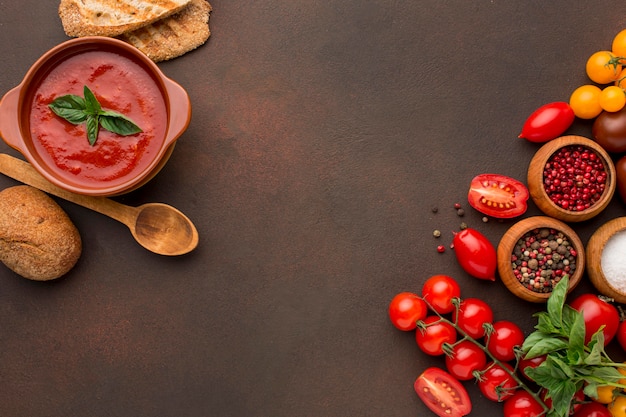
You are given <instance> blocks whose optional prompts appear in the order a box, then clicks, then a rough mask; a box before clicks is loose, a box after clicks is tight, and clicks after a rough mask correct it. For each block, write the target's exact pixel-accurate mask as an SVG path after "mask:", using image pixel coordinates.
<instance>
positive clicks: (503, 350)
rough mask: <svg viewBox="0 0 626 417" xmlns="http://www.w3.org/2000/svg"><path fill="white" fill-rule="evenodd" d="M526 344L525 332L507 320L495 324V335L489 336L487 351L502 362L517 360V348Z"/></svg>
mask: <svg viewBox="0 0 626 417" xmlns="http://www.w3.org/2000/svg"><path fill="white" fill-rule="evenodd" d="M522 343H524V332H523V331H522V329H520V328H519V326H518V325H517V324H515V323H513V322H510V321H507V320H501V321H497V322H495V323H493V333H491V334H490V335H489V338H488V342H487V349H488V350H489V352H491V354H492V355H493V356H494V357H495V358H496V359H499V360H501V361H505V362H508V361H512V360H513V359H515V347H517V346H522Z"/></svg>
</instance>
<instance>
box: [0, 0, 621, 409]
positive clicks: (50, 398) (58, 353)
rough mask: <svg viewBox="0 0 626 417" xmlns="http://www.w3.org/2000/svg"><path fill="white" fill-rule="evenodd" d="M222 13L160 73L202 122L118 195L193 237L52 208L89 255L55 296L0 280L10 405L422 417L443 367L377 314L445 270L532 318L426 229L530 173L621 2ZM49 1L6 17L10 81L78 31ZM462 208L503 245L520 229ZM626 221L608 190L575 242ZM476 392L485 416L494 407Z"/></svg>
mask: <svg viewBox="0 0 626 417" xmlns="http://www.w3.org/2000/svg"><path fill="white" fill-rule="evenodd" d="M211 3H212V5H213V13H212V15H211V31H212V35H211V38H210V40H209V42H208V43H207V44H206V45H204V46H202V47H201V48H199V49H198V50H196V51H194V52H192V53H189V54H187V55H185V56H183V57H180V58H177V59H175V60H173V61H170V62H166V63H162V64H160V67H161V68H162V69H163V71H164V72H165V73H166V74H167V75H168V76H170V77H171V78H173V79H175V80H176V81H177V82H179V83H180V84H181V85H183V86H184V87H185V88H186V89H187V90H188V92H189V94H190V96H191V100H192V106H193V117H192V121H191V125H190V127H189V129H188V131H187V132H186V133H185V134H184V135H183V137H182V138H181V139H180V141H179V143H178V145H177V146H176V149H175V151H174V153H173V155H172V157H171V159H170V161H169V162H168V164H167V165H166V167H165V168H164V169H163V171H162V172H161V173H160V174H159V175H158V176H157V177H156V178H154V179H153V180H152V181H151V182H150V183H149V184H147V185H146V186H145V187H143V188H141V189H140V190H137V191H135V192H133V193H131V194H128V195H125V196H122V197H119V198H118V200H119V201H122V202H124V203H126V204H131V205H139V204H141V203H144V202H149V201H160V202H165V203H168V204H171V205H174V206H175V207H177V208H179V209H180V210H181V211H183V212H184V213H186V214H187V215H188V216H189V217H190V218H191V219H192V220H194V222H195V223H196V226H197V228H198V230H199V233H200V244H199V246H198V248H197V249H196V250H195V251H194V252H193V253H191V254H189V255H186V256H183V257H177V258H165V257H160V256H157V255H154V254H152V253H149V252H147V251H145V250H144V249H142V248H141V247H140V246H139V245H137V244H136V243H135V242H134V241H133V239H132V237H131V236H130V234H129V233H128V230H126V229H125V227H124V226H123V225H121V224H117V223H115V222H114V221H113V220H111V219H108V218H105V217H103V216H101V215H98V214H96V213H93V212H89V211H87V210H86V209H83V208H80V207H78V206H74V205H72V204H70V203H66V202H63V201H59V204H61V206H62V207H63V208H64V209H65V210H66V211H67V212H68V214H69V215H70V217H71V218H72V220H73V221H74V222H75V224H76V225H77V227H78V229H79V230H80V232H81V235H82V238H83V241H84V251H83V255H82V257H81V259H80V261H79V263H78V265H77V266H76V267H75V268H74V269H73V270H72V271H71V272H70V273H69V274H68V275H67V276H65V277H64V278H62V279H60V280H58V281H56V282H51V283H35V282H30V281H27V280H24V279H21V278H20V277H18V276H17V275H15V274H13V273H12V272H11V271H9V270H8V269H6V268H4V267H3V266H2V268H0V415H2V416H7V417H17V416H28V417H39V416H41V417H43V416H46V417H56V416H59V417H60V416H91V417H98V416H103V417H104V416H107V417H112V416H142V417H147V416H189V417H192V416H193V417H195V416H222V417H228V416H232V417H239V416H264V417H269V416H273V417H278V416H387V417H391V416H417V415H420V416H422V415H424V416H426V415H429V411H428V410H427V409H426V408H425V407H424V406H423V405H422V404H421V402H420V401H419V399H418V398H417V397H416V395H415V393H414V392H413V387H412V384H413V381H414V379H415V378H416V376H417V375H418V374H419V373H420V372H421V371H422V370H423V369H424V368H425V367H426V366H430V365H436V366H441V365H442V364H443V362H442V360H441V358H431V357H426V356H425V355H423V354H421V353H420V352H418V349H417V346H416V345H415V342H414V340H413V335H412V334H410V333H401V332H399V331H397V330H395V329H393V328H392V326H391V325H390V323H389V322H388V319H387V315H386V314H387V313H386V309H387V305H388V302H389V300H390V299H391V297H392V296H393V295H394V294H396V293H397V292H400V291H404V290H412V291H419V290H420V289H421V284H422V282H423V281H424V280H425V279H426V278H427V277H429V276H430V275H433V274H437V273H444V274H449V275H452V276H455V277H457V278H458V279H459V281H460V282H461V284H462V291H463V294H465V295H466V296H480V297H483V298H486V299H488V300H490V302H492V305H493V308H494V312H495V314H496V317H498V318H501V319H511V320H514V321H516V323H518V324H519V325H520V326H521V327H523V329H524V330H525V331H527V332H528V331H530V330H531V329H532V325H533V319H532V317H531V314H532V313H533V312H535V311H537V310H538V309H540V307H539V306H536V305H531V304H528V303H526V302H524V301H522V300H519V299H517V298H514V296H513V295H511V294H510V293H509V292H508V291H507V290H506V289H505V288H504V286H503V285H502V284H501V283H500V282H495V283H487V282H483V281H480V282H479V281H477V280H474V279H472V278H469V277H468V276H467V275H465V274H464V273H463V272H462V271H461V269H460V267H459V266H458V264H457V263H456V261H455V259H454V255H453V253H452V252H451V251H450V250H448V251H446V253H444V254H438V253H437V252H436V250H435V247H436V245H437V244H438V243H439V242H437V241H434V240H433V237H432V231H433V230H434V229H440V230H442V231H443V232H444V235H443V237H442V238H441V239H442V240H441V243H444V244H449V242H450V240H451V234H448V231H451V230H455V229H456V228H458V225H459V222H460V219H459V218H458V217H457V216H456V214H455V213H454V210H453V209H452V208H451V207H452V205H453V204H454V203H455V202H458V201H460V202H464V200H465V196H466V192H467V187H468V184H469V180H470V179H471V178H472V177H473V176H474V175H476V174H478V173H481V172H497V173H502V174H505V175H509V176H512V177H515V178H518V179H522V180H524V179H525V175H526V167H527V165H528V162H529V161H530V158H531V157H532V155H533V153H534V151H535V150H536V149H537V147H536V146H535V145H533V144H530V143H527V142H525V141H521V140H518V139H516V137H517V135H518V133H519V130H520V129H521V125H522V124H523V122H524V120H525V119H526V117H527V116H528V115H529V114H530V113H531V112H532V111H533V110H534V109H535V108H537V107H538V106H539V105H541V104H544V103H546V102H550V101H557V100H567V99H568V97H569V94H570V92H571V91H572V90H573V89H574V88H576V87H577V86H578V85H580V84H583V83H586V82H587V81H586V78H585V74H584V62H585V60H586V58H587V57H588V56H589V55H590V54H591V53H592V52H594V51H596V50H599V49H606V48H609V47H610V41H611V39H612V38H613V36H614V35H615V34H616V33H617V32H618V31H619V30H621V29H622V28H623V27H624V26H625V25H626V21H625V19H624V17H623V14H621V13H618V10H620V6H621V5H622V3H621V2H618V1H603V2H600V3H593V4H591V3H586V2H576V3H578V4H576V5H575V6H574V5H572V4H571V2H568V1H563V0H559V1H553V2H541V1H532V2H504V1H488V0H478V1H472V2H460V1H457V2H436V1H414V2H397V1H389V0H377V1H355V0H341V1H334V0H331V1H327V2H324V3H321V2H309V1H300V0H286V1H281V0H275V1H256V2H242V1H236V0H235V1H220V0H213V1H212V2H211ZM56 8H57V3H56V2H52V1H50V2H41V1H34V0H24V1H22V2H19V3H18V2H3V3H1V4H0V27H1V28H2V34H1V35H0V36H1V37H2V42H0V55H1V56H2V58H3V59H2V69H1V70H0V91H2V92H6V91H8V90H9V89H10V88H12V87H13V86H15V85H17V84H18V83H19V82H20V80H21V79H22V77H23V75H24V74H25V72H26V71H27V69H28V67H29V66H30V65H31V64H32V63H33V62H34V61H35V60H36V59H37V58H38V57H39V56H40V55H41V54H42V53H43V52H45V51H46V50H47V49H49V48H50V47H52V46H54V45H56V44H57V43H59V42H62V41H64V40H66V39H67V37H66V36H65V34H64V33H63V29H62V27H61V23H60V20H59V19H58V17H57V14H56ZM571 132H572V133H579V134H582V135H587V136H588V135H589V134H590V125H589V123H583V122H577V123H576V124H575V126H573V128H572V129H571ZM0 151H1V152H7V153H11V154H13V155H15V152H14V151H12V150H10V149H9V148H8V147H7V146H6V145H5V144H4V143H0ZM14 184H15V183H14V182H13V181H11V180H9V179H8V178H5V177H3V176H0V187H2V188H4V187H8V186H11V185H14ZM433 206H438V207H439V212H438V213H437V214H433V213H432V211H431V208H432V207H433ZM466 211H467V214H466V216H465V217H464V219H463V221H465V222H466V223H468V224H469V225H471V226H474V227H476V228H478V229H480V230H481V231H482V232H484V233H485V234H486V235H487V236H488V237H489V238H490V239H492V241H493V242H497V241H498V240H499V238H500V237H501V236H502V234H503V233H504V232H505V231H506V229H507V228H508V227H509V226H510V225H511V224H512V222H510V221H506V222H497V221H492V222H489V223H487V224H483V223H482V221H481V217H482V216H481V215H479V214H478V213H477V212H474V211H472V210H470V209H469V208H468V210H466ZM623 213H624V206H623V204H622V203H621V202H619V201H614V202H613V203H612V204H611V205H610V206H609V208H608V209H607V210H606V211H605V212H604V213H603V214H602V215H601V216H600V217H598V218H596V219H593V220H591V221H588V222H585V223H584V224H579V225H576V226H575V229H576V231H577V232H579V234H580V236H581V238H582V239H583V241H585V242H586V241H587V240H588V238H589V236H590V235H591V233H592V232H593V231H594V230H595V229H596V228H597V227H598V226H599V225H601V224H603V223H604V222H606V221H607V220H608V219H610V218H613V217H616V216H618V215H623ZM531 214H539V212H538V210H537V209H536V207H534V206H531V208H530V210H529V212H528V214H527V215H531ZM0 266H1V265H0ZM590 288H591V287H590V284H589V283H587V282H584V283H583V284H582V285H581V287H580V288H579V290H578V291H585V290H588V289H590ZM468 389H469V391H470V394H471V395H472V397H473V398H474V411H473V412H472V415H475V416H483V415H498V413H500V412H501V405H499V404H495V403H491V402H489V401H487V400H485V399H484V398H482V397H481V396H480V395H479V393H478V390H477V389H476V387H475V386H473V385H472V384H468Z"/></svg>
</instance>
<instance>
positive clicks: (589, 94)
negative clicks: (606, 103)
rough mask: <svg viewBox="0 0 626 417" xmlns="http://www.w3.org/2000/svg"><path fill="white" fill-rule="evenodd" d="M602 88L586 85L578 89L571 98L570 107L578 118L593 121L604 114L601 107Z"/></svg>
mask: <svg viewBox="0 0 626 417" xmlns="http://www.w3.org/2000/svg"><path fill="white" fill-rule="evenodd" d="M600 94H602V90H600V87H598V86H595V85H591V84H586V85H581V86H580V87H578V88H577V89H576V90H574V92H573V93H572V95H571V96H570V98H569V105H570V107H571V108H572V110H574V114H575V115H576V117H579V118H581V119H593V118H594V117H597V116H598V115H599V114H600V113H601V112H602V107H601V106H600Z"/></svg>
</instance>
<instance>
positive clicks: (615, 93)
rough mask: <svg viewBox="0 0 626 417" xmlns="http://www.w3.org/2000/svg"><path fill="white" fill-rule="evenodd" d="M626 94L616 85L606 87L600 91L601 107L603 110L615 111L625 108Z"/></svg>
mask: <svg viewBox="0 0 626 417" xmlns="http://www.w3.org/2000/svg"><path fill="white" fill-rule="evenodd" d="M625 104H626V94H624V90H622V89H621V88H620V87H618V86H616V85H611V86H608V87H605V88H604V89H603V90H602V92H601V93H600V107H602V110H604V111H608V112H611V113H614V112H616V111H620V110H621V109H623V108H624V105H625Z"/></svg>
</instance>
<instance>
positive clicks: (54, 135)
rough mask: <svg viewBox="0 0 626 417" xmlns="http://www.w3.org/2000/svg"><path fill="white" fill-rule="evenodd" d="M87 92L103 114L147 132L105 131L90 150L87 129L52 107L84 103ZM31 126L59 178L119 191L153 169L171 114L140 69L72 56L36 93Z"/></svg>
mask: <svg viewBox="0 0 626 417" xmlns="http://www.w3.org/2000/svg"><path fill="white" fill-rule="evenodd" d="M84 86H87V87H89V88H90V89H91V91H93V93H94V95H95V96H96V98H97V99H98V101H99V102H100V104H101V106H102V108H103V110H112V111H116V112H118V113H122V114H123V115H125V116H126V117H128V118H130V119H131V120H132V121H133V122H134V123H135V124H136V125H137V126H139V127H140V128H141V129H142V131H143V132H141V133H137V134H134V135H129V136H121V135H118V134H115V133H112V132H109V131H107V130H105V129H103V128H100V130H99V133H98V138H97V141H96V143H95V144H94V145H93V146H92V145H90V144H89V141H88V139H87V132H86V126H85V123H82V124H79V125H74V124H72V123H70V122H68V121H66V120H65V119H63V118H61V117H59V116H57V115H56V114H54V113H53V112H52V110H51V109H50V108H49V107H48V105H49V104H50V103H51V102H52V101H53V100H54V99H56V98H58V97H60V96H64V95H68V94H74V95H77V96H80V97H83V89H84ZM29 122H30V134H31V138H32V142H33V146H34V147H35V149H36V150H37V152H38V153H39V155H40V156H41V158H42V159H43V160H44V162H45V163H46V164H47V165H49V166H50V167H54V168H55V169H56V170H57V171H58V173H57V174H58V175H59V176H61V177H63V178H64V179H65V180H66V181H68V182H71V183H80V184H82V185H86V186H90V185H95V184H100V185H101V184H102V183H103V182H105V183H107V185H110V186H115V185H117V184H121V183H124V182H126V181H128V180H129V179H131V178H133V177H136V176H137V174H138V173H140V172H143V171H145V170H146V169H147V168H148V167H149V166H150V164H151V163H152V161H153V159H154V156H155V154H157V153H158V152H159V151H160V148H161V146H162V144H163V139H164V137H165V133H166V128H167V108H166V104H165V101H164V99H163V94H162V92H161V90H160V88H159V86H158V85H157V83H156V82H155V80H154V79H153V78H152V76H151V75H150V74H149V73H147V72H146V70H145V69H144V68H143V67H142V66H141V65H140V64H138V63H137V62H135V61H133V60H132V59H130V58H128V57H125V56H122V55H119V54H117V53H114V52H110V51H95V50H94V51H87V52H83V53H80V54H76V55H73V56H70V57H68V58H67V59H66V60H64V61H62V62H60V63H59V64H58V65H56V66H55V67H54V68H53V69H52V70H51V71H50V72H49V73H48V74H46V76H45V77H44V78H43V80H42V81H41V83H40V84H39V86H38V87H37V89H36V90H35V93H34V96H33V100H32V105H31V109H30V119H29Z"/></svg>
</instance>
